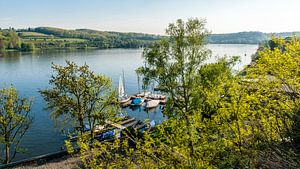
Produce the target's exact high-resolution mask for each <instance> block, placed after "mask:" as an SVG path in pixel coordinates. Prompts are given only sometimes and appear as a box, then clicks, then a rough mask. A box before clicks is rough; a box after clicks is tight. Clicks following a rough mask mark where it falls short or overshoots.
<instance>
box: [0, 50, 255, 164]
mask: <svg viewBox="0 0 300 169" xmlns="http://www.w3.org/2000/svg"><path fill="white" fill-rule="evenodd" d="M208 48H210V49H211V50H212V53H213V56H218V57H219V56H223V55H225V54H227V55H228V56H231V55H240V56H242V57H241V60H242V62H241V63H240V64H239V65H237V67H236V68H237V69H241V68H242V67H243V66H244V65H246V64H249V63H250V61H251V54H253V53H254V52H255V51H256V49H257V45H208ZM141 54H142V49H109V50H82V51H39V52H34V53H30V52H27V53H21V52H7V53H2V55H0V87H3V86H5V85H6V86H7V85H10V84H13V85H14V86H15V87H16V88H17V89H18V90H19V92H20V94H21V96H23V97H34V104H33V106H32V111H33V113H34V116H35V119H34V123H33V126H32V128H31V129H30V130H29V132H28V133H27V135H26V136H25V137H24V141H23V145H24V146H25V148H27V149H28V153H27V154H25V155H19V156H18V159H21V158H26V157H30V156H36V155H40V154H45V153H49V152H55V151H58V150H60V147H61V146H62V145H63V143H64V142H63V140H64V138H65V136H63V135H62V134H61V133H60V131H59V129H56V128H55V127H54V122H53V121H52V120H51V119H50V117H49V112H47V111H45V110H44V109H43V108H44V106H45V102H44V100H43V99H42V98H41V96H40V95H39V93H38V90H39V89H44V88H48V87H49V85H48V81H49V79H50V76H51V74H52V73H53V72H52V69H51V65H52V63H54V64H60V65H65V60H70V61H74V62H75V63H77V64H79V65H82V64H84V63H86V64H88V65H89V66H90V68H91V70H93V71H94V72H97V73H101V74H104V75H107V76H109V77H110V78H111V79H112V81H113V86H114V87H117V85H118V80H119V76H120V75H121V73H122V70H124V74H125V81H126V84H125V88H126V92H127V93H128V94H134V93H136V92H137V91H138V85H137V84H138V82H137V76H136V74H135V69H136V68H137V67H139V66H142V65H143V60H142V57H141ZM245 54H246V55H245ZM218 57H212V58H211V60H210V61H214V60H215V59H216V58H218ZM124 111H126V112H127V114H128V115H130V116H133V117H135V118H137V119H139V120H144V119H147V118H149V119H150V121H152V120H154V121H155V123H159V122H161V121H162V120H164V119H165V117H164V116H163V114H162V113H161V108H159V107H158V108H156V109H152V110H149V111H144V109H143V108H141V107H137V108H136V109H134V110H132V109H130V108H129V107H128V108H125V109H124Z"/></svg>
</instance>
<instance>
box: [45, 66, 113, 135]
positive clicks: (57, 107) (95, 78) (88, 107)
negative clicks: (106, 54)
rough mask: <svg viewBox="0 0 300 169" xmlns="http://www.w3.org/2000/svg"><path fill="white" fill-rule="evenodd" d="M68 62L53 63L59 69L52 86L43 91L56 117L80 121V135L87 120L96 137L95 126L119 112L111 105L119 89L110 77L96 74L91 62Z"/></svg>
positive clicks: (51, 82)
mask: <svg viewBox="0 0 300 169" xmlns="http://www.w3.org/2000/svg"><path fill="white" fill-rule="evenodd" d="M66 63H67V65H66V66H59V65H53V66H52V68H53V70H54V72H55V74H54V75H52V77H51V80H50V81H49V83H50V84H51V85H52V88H51V89H46V90H41V91H40V93H41V94H42V96H43V97H44V99H45V100H46V102H47V108H49V109H51V110H52V113H51V116H52V117H53V118H54V119H56V120H58V121H61V120H64V122H74V123H75V124H76V125H78V128H79V131H80V135H82V134H83V133H84V123H85V122H86V123H87V124H88V125H89V128H90V136H91V138H93V136H94V132H93V131H94V128H95V126H96V125H97V124H100V125H103V124H104V123H105V120H107V119H110V118H112V117H114V115H115V110H114V107H113V106H111V103H112V102H113V101H114V100H115V92H114V91H113V90H112V89H111V81H110V79H109V78H107V77H105V76H104V75H98V74H95V73H94V72H92V71H91V70H89V66H88V65H86V64H85V65H83V66H78V65H76V64H75V63H73V62H69V61H67V62H66Z"/></svg>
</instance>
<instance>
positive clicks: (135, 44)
mask: <svg viewBox="0 0 300 169" xmlns="http://www.w3.org/2000/svg"><path fill="white" fill-rule="evenodd" d="M160 38H161V36H158V35H150V34H142V33H120V32H104V31H95V30H90V29H77V30H65V29H59V28H52V27H38V28H28V29H20V30H14V29H12V28H11V29H3V30H0V50H2V51H5V50H6V51H7V50H18V51H32V50H35V49H39V50H43V49H88V48H94V49H107V48H140V47H146V46H149V45H150V44H152V43H153V42H154V41H157V40H159V39H160Z"/></svg>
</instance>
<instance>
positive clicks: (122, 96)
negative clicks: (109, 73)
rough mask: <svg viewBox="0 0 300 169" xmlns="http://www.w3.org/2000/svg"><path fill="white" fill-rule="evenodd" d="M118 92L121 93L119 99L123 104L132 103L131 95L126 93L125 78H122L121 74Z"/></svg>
mask: <svg viewBox="0 0 300 169" xmlns="http://www.w3.org/2000/svg"><path fill="white" fill-rule="evenodd" d="M118 94H119V97H118V101H119V103H120V104H121V105H122V106H124V105H126V104H129V103H130V97H128V96H127V95H126V94H125V88H124V79H123V78H122V76H120V79H119V90H118Z"/></svg>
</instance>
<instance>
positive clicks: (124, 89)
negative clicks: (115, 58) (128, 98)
mask: <svg viewBox="0 0 300 169" xmlns="http://www.w3.org/2000/svg"><path fill="white" fill-rule="evenodd" d="M122 74H123V91H124V94H125V93H126V88H125V76H124V69H122Z"/></svg>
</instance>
